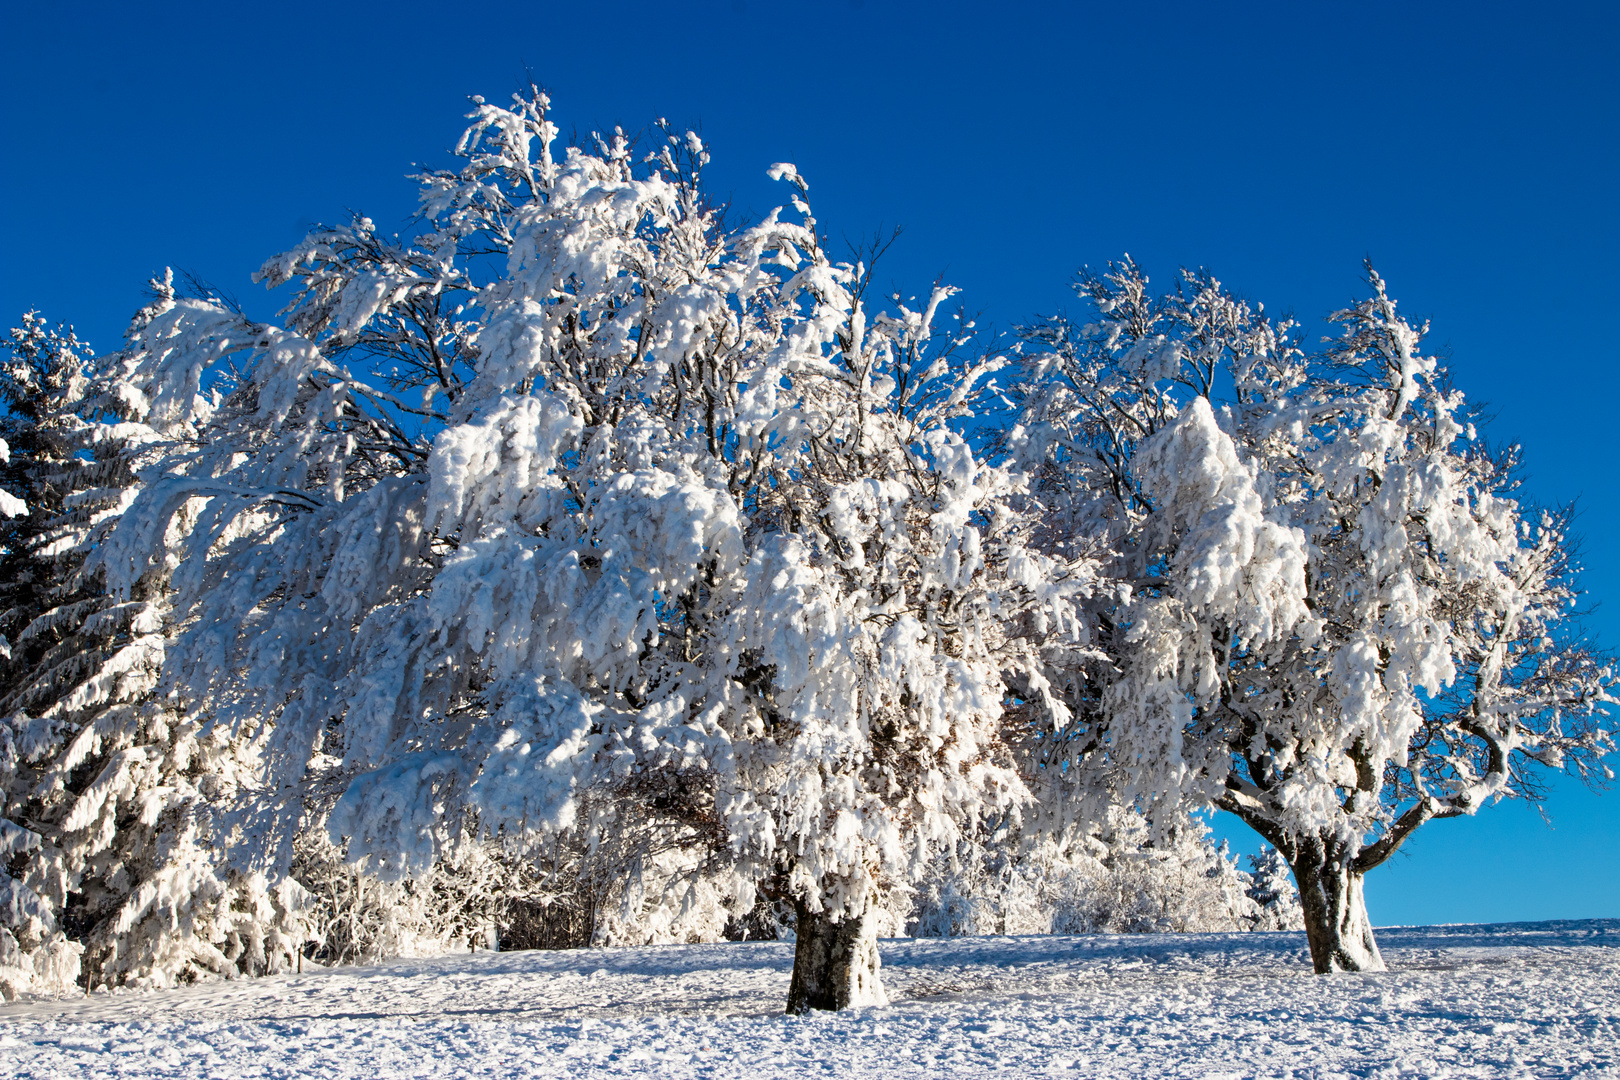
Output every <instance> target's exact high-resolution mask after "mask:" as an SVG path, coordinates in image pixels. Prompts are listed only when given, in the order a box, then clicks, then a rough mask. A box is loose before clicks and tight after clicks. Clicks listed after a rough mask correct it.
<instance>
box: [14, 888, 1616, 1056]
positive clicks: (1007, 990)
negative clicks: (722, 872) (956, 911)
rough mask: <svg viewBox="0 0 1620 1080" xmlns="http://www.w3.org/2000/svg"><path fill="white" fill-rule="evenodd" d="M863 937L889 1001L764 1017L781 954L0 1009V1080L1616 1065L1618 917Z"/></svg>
mask: <svg viewBox="0 0 1620 1080" xmlns="http://www.w3.org/2000/svg"><path fill="white" fill-rule="evenodd" d="M1379 941H1380V944H1381V946H1382V948H1383V951H1384V956H1385V959H1386V960H1387V961H1388V962H1389V964H1390V966H1391V968H1393V969H1394V970H1393V971H1391V972H1390V973H1389V974H1385V975H1335V976H1326V977H1320V978H1319V977H1316V976H1313V975H1311V974H1310V969H1309V964H1308V962H1307V958H1306V953H1305V943H1304V938H1303V935H1300V934H1202V935H1192V934H1189V935H1152V936H1147V935H1144V936H1130V937H1114V936H1091V937H1021V938H965V939H964V938H958V939H955V940H944V941H941V940H895V941H887V942H884V943H883V965H884V967H883V975H884V980H885V983H886V985H887V987H888V990H889V994H890V996H891V997H892V998H893V999H894V1004H893V1005H892V1006H890V1007H889V1008H885V1009H861V1010H853V1011H850V1012H846V1013H841V1014H836V1015H818V1016H812V1017H808V1018H797V1017H788V1016H783V1015H782V1014H781V1008H782V1003H783V1001H784V1000H785V998H786V996H787V982H788V971H789V969H790V967H791V965H792V947H791V946H788V945H779V944H776V943H767V942H759V943H741V944H720V945H684V946H682V945H676V946H663V947H653V948H640V949H596V950H577V951H569V952H523V953H500V954H496V953H479V954H475V955H471V956H459V957H447V958H443V959H436V960H402V961H396V962H393V963H389V964H384V965H381V966H378V967H369V968H341V969H337V970H332V971H320V972H315V973H307V974H304V975H292V976H281V977H272V978H266V979H257V980H242V981H237V982H233V983H222V984H212V985H204V986H196V987H190V988H186V989H181V990H171V991H159V992H153V993H123V994H110V995H96V996H92V997H89V998H85V999H78V1000H72V1001H48V1002H47V1001H41V1002H30V1003H21V1002H19V1003H17V1004H13V1005H9V1006H6V1007H4V1008H0V1076H11V1077H18V1078H19V1080H20V1078H25V1077H26V1078H34V1077H74V1078H78V1077H86V1078H89V1077H169V1076H187V1077H190V1076H208V1077H219V1078H229V1080H236V1078H246V1077H294V1076H297V1077H303V1076H322V1077H365V1078H371V1077H416V1076H422V1077H433V1078H434V1080H451V1078H456V1077H508V1076H510V1077H519V1076H521V1077H576V1076H581V1077H582V1076H604V1077H611V1076H658V1077H671V1078H683V1077H705V1078H707V1077H716V1078H719V1077H739V1078H743V1077H746V1078H748V1080H763V1078H765V1077H785V1078H800V1077H823V1076H827V1077H832V1076H837V1077H845V1076H854V1077H862V1076H871V1077H884V1078H899V1077H923V1076H930V1077H938V1076H950V1077H952V1078H955V1077H976V1076H991V1075H996V1076H1007V1077H1015V1076H1030V1075H1035V1076H1041V1075H1059V1076H1064V1075H1067V1076H1085V1077H1129V1078H1131V1080H1146V1078H1148V1077H1161V1076H1164V1077H1170V1076H1174V1077H1211V1078H1213V1077H1288V1076H1293V1077H1406V1076H1411V1077H1452V1076H1482V1077H1485V1076H1488V1077H1538V1078H1539V1077H1563V1076H1615V1077H1620V920H1592V921H1579V922H1552V923H1521V924H1512V925H1497V926H1442V927H1417V928H1395V929H1384V930H1380V931H1379Z"/></svg>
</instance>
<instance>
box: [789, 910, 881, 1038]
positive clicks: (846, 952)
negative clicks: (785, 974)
mask: <svg viewBox="0 0 1620 1080" xmlns="http://www.w3.org/2000/svg"><path fill="white" fill-rule="evenodd" d="M793 906H794V911H795V913H796V915H797V916H798V927H797V928H796V933H797V934H798V939H799V943H798V947H797V948H796V949H795V950H794V952H793V982H792V984H791V985H790V986H789V988H788V1003H787V1011H788V1012H790V1013H805V1012H809V1011H810V1010H811V1009H847V1008H849V1007H850V1006H852V1005H887V1004H888V1003H889V999H888V997H887V996H886V995H885V994H884V993H883V983H882V982H881V981H880V980H879V978H878V968H879V966H880V965H879V961H878V948H877V933H876V927H875V926H874V924H873V921H872V917H871V916H870V915H869V914H864V913H863V914H861V915H856V916H852V917H849V918H845V919H840V920H838V921H834V920H832V919H831V918H829V917H828V916H827V915H826V913H825V912H819V911H816V912H813V911H811V910H810V908H809V906H808V905H807V904H805V902H804V901H802V900H795V901H794V902H793Z"/></svg>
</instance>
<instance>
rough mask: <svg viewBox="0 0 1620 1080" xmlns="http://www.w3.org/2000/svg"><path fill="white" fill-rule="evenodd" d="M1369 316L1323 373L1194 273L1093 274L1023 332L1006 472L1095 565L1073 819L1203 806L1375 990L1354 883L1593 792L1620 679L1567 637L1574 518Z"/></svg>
mask: <svg viewBox="0 0 1620 1080" xmlns="http://www.w3.org/2000/svg"><path fill="white" fill-rule="evenodd" d="M1368 275H1369V277H1368V280H1369V282H1370V285H1371V295H1370V297H1369V298H1367V299H1366V300H1363V301H1361V302H1359V303H1357V304H1355V305H1354V306H1352V307H1351V308H1349V309H1347V310H1344V311H1341V312H1338V313H1336V314H1335V315H1334V316H1333V320H1334V321H1335V322H1337V323H1338V324H1339V325H1340V327H1342V334H1341V335H1340V336H1339V337H1338V338H1337V339H1336V340H1335V341H1334V342H1333V344H1332V345H1331V346H1330V347H1329V348H1328V349H1327V350H1326V351H1325V352H1324V353H1323V354H1322V355H1320V356H1309V355H1307V354H1306V353H1305V352H1304V351H1303V350H1302V349H1301V348H1300V346H1299V345H1298V344H1297V341H1296V328H1295V327H1294V325H1293V324H1292V323H1289V322H1282V323H1277V322H1273V321H1272V320H1270V319H1269V318H1267V317H1266V316H1265V314H1264V312H1263V311H1262V310H1261V309H1260V308H1258V307H1251V306H1250V305H1249V304H1247V303H1245V302H1244V301H1242V300H1240V299H1238V298H1236V297H1234V296H1233V295H1232V294H1231V293H1229V292H1228V291H1227V290H1226V289H1224V288H1223V287H1221V285H1220V284H1219V282H1217V281H1215V280H1214V279H1213V278H1211V277H1210V276H1209V275H1207V274H1193V273H1184V274H1183V276H1182V279H1181V281H1180V282H1179V284H1178V288H1177V290H1176V291H1174V292H1172V293H1169V294H1166V295H1162V296H1155V295H1153V294H1152V293H1151V292H1150V291H1149V289H1148V281H1147V278H1146V277H1145V276H1144V275H1143V274H1142V272H1141V271H1140V269H1139V268H1138V267H1137V266H1136V265H1135V264H1133V263H1131V262H1129V261H1128V260H1127V261H1126V262H1125V263H1124V264H1123V265H1119V266H1115V267H1114V268H1112V270H1111V271H1110V272H1109V273H1107V274H1104V275H1100V276H1099V275H1091V274H1086V275H1083V277H1082V279H1081V281H1080V285H1079V292H1080V294H1081V296H1082V297H1083V298H1084V299H1085V300H1086V301H1087V302H1088V303H1089V304H1090V305H1091V306H1092V307H1093V308H1094V309H1095V312H1096V317H1095V321H1094V322H1090V323H1087V324H1084V325H1075V324H1071V323H1068V322H1066V321H1064V320H1061V319H1053V320H1050V321H1048V322H1047V323H1045V324H1043V325H1041V326H1039V327H1037V328H1035V329H1034V330H1033V331H1032V332H1031V334H1030V337H1031V339H1032V340H1031V344H1032V345H1033V346H1034V347H1033V348H1032V349H1031V350H1030V355H1029V360H1028V371H1029V377H1030V380H1031V383H1032V385H1031V386H1030V388H1029V389H1028V394H1027V399H1026V408H1025V413H1024V416H1023V422H1022V426H1021V427H1020V428H1018V429H1017V430H1016V431H1014V432H1013V433H1012V435H1011V436H1010V438H1009V440H1008V446H1009V448H1010V449H1011V450H1012V451H1013V452H1014V454H1015V455H1016V456H1018V457H1019V458H1020V460H1022V461H1023V462H1024V463H1025V464H1026V465H1027V466H1028V467H1029V468H1031V469H1032V470H1035V471H1036V472H1037V473H1038V474H1039V476H1040V482H1039V483H1038V484H1037V485H1035V489H1034V490H1035V499H1036V506H1037V510H1038V512H1039V513H1040V514H1041V515H1042V516H1043V518H1044V520H1046V521H1048V522H1050V523H1051V531H1050V533H1049V534H1048V535H1047V537H1046V543H1047V544H1048V545H1049V546H1050V547H1052V548H1054V549H1058V548H1059V546H1060V545H1062V544H1066V543H1073V542H1076V541H1081V542H1084V541H1087V540H1090V541H1098V540H1102V541H1105V542H1106V544H1107V547H1108V548H1109V549H1110V552H1111V561H1110V562H1109V564H1108V566H1107V569H1106V571H1105V573H1104V575H1103V576H1104V577H1105V578H1106V579H1107V580H1108V581H1109V582H1110V585H1111V587H1110V588H1109V589H1104V590H1099V592H1098V594H1097V596H1098V603H1097V604H1096V606H1095V607H1094V609H1093V614H1094V619H1095V624H1096V626H1097V627H1098V628H1099V633H1100V634H1101V636H1100V638H1099V645H1100V647H1101V648H1102V649H1103V651H1105V652H1106V653H1107V654H1108V655H1109V656H1110V657H1111V659H1112V664H1109V665H1103V664H1094V665H1091V666H1090V667H1080V666H1071V667H1070V668H1068V669H1061V670H1060V669H1056V668H1054V670H1053V672H1052V674H1051V676H1050V677H1051V679H1052V681H1053V682H1054V684H1060V685H1063V686H1065V687H1066V688H1067V698H1068V700H1069V702H1070V704H1071V707H1072V709H1073V713H1074V716H1073V719H1072V721H1071V722H1069V723H1068V724H1067V726H1065V727H1064V728H1063V729H1062V730H1061V732H1060V733H1059V736H1058V737H1057V738H1054V739H1052V740H1049V742H1048V744H1047V746H1046V747H1045V752H1046V753H1047V754H1048V760H1049V761H1050V762H1051V763H1052V764H1053V765H1054V766H1056V765H1057V764H1058V763H1061V762H1067V763H1068V768H1067V769H1065V770H1058V769H1056V768H1054V769H1052V770H1049V773H1048V775H1049V776H1051V777H1053V778H1054V779H1061V782H1062V784H1063V785H1067V786H1068V787H1069V788H1070V789H1071V794H1072V796H1073V797H1074V799H1075V804H1076V805H1078V806H1080V807H1081V808H1082V809H1081V811H1080V812H1081V813H1082V814H1087V813H1089V814H1091V815H1093V816H1095V814H1096V813H1098V812H1100V810H1101V808H1102V807H1103V806H1104V805H1105V804H1106V803H1107V802H1109V801H1114V800H1122V801H1125V802H1129V803H1139V804H1143V805H1151V804H1153V803H1155V802H1164V803H1176V802H1185V803H1186V804H1188V805H1192V806H1197V805H1200V804H1206V805H1207V804H1213V805H1215V806H1218V807H1220V808H1222V809H1224V810H1228V811H1230V812H1232V813H1234V814H1236V815H1238V816H1239V817H1240V818H1242V819H1243V820H1244V821H1245V822H1247V823H1249V824H1250V825H1251V826H1253V827H1254V828H1255V829H1256V830H1257V831H1258V832H1259V833H1260V834H1261V835H1262V836H1264V837H1265V838H1266V839H1267V840H1268V841H1269V842H1270V843H1271V844H1272V845H1273V846H1274V847H1276V849H1277V850H1278V851H1280V852H1281V853H1282V854H1283V855H1284V856H1285V857H1286V858H1287V860H1288V862H1289V864H1290V866H1291V867H1292V869H1293V872H1294V876H1295V879H1296V881H1297V882H1298V885H1299V892H1300V898H1301V902H1302V905H1303V910H1304V916H1305V925H1306V929H1307V931H1308V934H1309V938H1310V945H1311V953H1312V957H1313V961H1314V964H1315V966H1316V969H1317V970H1318V971H1331V970H1377V969H1380V968H1381V967H1382V960H1381V959H1380V957H1379V954H1378V949H1377V945H1376V943H1375V941H1374V939H1373V934H1372V930H1371V927H1370V925H1369V923H1368V921H1367V915H1366V908H1365V902H1364V899H1363V893H1362V879H1363V875H1364V874H1366V872H1367V871H1369V870H1371V869H1372V868H1374V867H1376V866H1378V865H1379V864H1380V863H1381V862H1383V861H1384V860H1386V859H1387V858H1389V856H1390V855H1391V854H1392V853H1394V851H1395V850H1396V849H1397V848H1398V847H1399V846H1400V845H1401V843H1402V842H1403V841H1404V840H1405V839H1406V838H1407V837H1408V836H1409V835H1411V833H1412V831H1413V830H1414V829H1416V828H1418V827H1419V826H1421V825H1422V824H1424V823H1425V822H1427V821H1429V820H1432V819H1434V818H1444V817H1455V816H1459V815H1466V814H1473V813H1475V812H1476V811H1477V810H1478V809H1479V808H1480V807H1482V806H1483V805H1485V804H1486V803H1488V802H1491V801H1493V800H1495V799H1500V798H1504V797H1525V798H1530V799H1535V798H1536V797H1537V796H1538V794H1539V793H1540V791H1541V784H1540V782H1539V780H1538V773H1537V770H1538V769H1559V768H1565V769H1568V770H1569V771H1571V772H1574V773H1576V774H1578V775H1580V776H1582V777H1587V778H1596V779H1598V780H1601V779H1602V778H1604V777H1607V776H1609V775H1610V772H1609V769H1608V767H1607V766H1606V765H1604V764H1603V762H1602V760H1601V759H1602V758H1603V756H1604V755H1606V754H1609V753H1611V752H1612V751H1613V750H1614V745H1615V744H1614V739H1613V735H1612V732H1611V730H1610V729H1609V728H1608V727H1606V726H1605V720H1604V717H1605V715H1606V714H1605V712H1604V707H1605V705H1606V704H1607V703H1609V702H1610V701H1612V700H1613V699H1612V698H1611V697H1610V690H1611V688H1612V686H1613V680H1614V673H1613V667H1612V664H1611V662H1610V660H1609V659H1608V658H1607V657H1605V656H1603V655H1600V654H1598V653H1597V652H1595V651H1594V650H1593V649H1592V648H1591V647H1590V646H1589V645H1588V644H1586V643H1585V641H1584V640H1583V639H1582V638H1581V637H1580V636H1579V634H1578V632H1577V630H1576V628H1575V627H1574V626H1573V624H1572V623H1571V616H1572V615H1573V614H1574V612H1573V610H1572V605H1573V604H1574V603H1575V601H1576V598H1577V595H1578V594H1577V591H1576V586H1575V581H1574V567H1573V566H1572V565H1571V562H1570V541H1569V536H1568V515H1567V514H1565V513H1561V512H1545V511H1540V510H1537V509H1535V508H1534V507H1532V506H1530V505H1528V504H1525V503H1523V502H1522V501H1521V496H1519V494H1518V493H1517V491H1516V487H1515V483H1514V480H1513V465H1514V463H1515V451H1512V450H1509V451H1492V450H1490V449H1489V448H1488V447H1487V445H1486V443H1485V441H1484V439H1483V438H1482V437H1481V436H1480V434H1479V433H1478V431H1477V430H1476V428H1475V426H1474V424H1473V423H1472V422H1471V420H1470V415H1471V414H1470V412H1469V410H1468V408H1467V406H1466V403H1465V400H1464V398H1463V396H1462V395H1461V393H1460V392H1458V391H1456V390H1455V389H1453V388H1452V387H1451V385H1450V383H1449V382H1448V376H1447V373H1446V371H1445V370H1444V369H1443V368H1442V367H1441V366H1440V365H1439V363H1438V362H1437V361H1436V359H1435V358H1434V357H1432V356H1426V355H1424V354H1423V352H1422V351H1421V343H1422V337H1423V332H1424V331H1423V330H1421V329H1419V328H1416V327H1414V326H1412V325H1411V324H1410V323H1408V322H1407V321H1406V320H1405V319H1403V318H1402V317H1400V316H1399V315H1398V314H1397V313H1396V308H1395V302H1394V301H1393V300H1391V299H1390V298H1389V296H1388V294H1387V292H1386V290H1385V286H1384V283H1383V281H1382V279H1380V278H1379V277H1378V276H1377V275H1376V274H1374V273H1372V271H1371V268H1370V267H1369V270H1368Z"/></svg>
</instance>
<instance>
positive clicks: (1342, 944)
mask: <svg viewBox="0 0 1620 1080" xmlns="http://www.w3.org/2000/svg"><path fill="white" fill-rule="evenodd" d="M1293 866H1294V881H1295V883H1296V884H1298V885H1299V902H1300V906H1301V907H1302V908H1304V909H1305V937H1306V939H1307V940H1308V941H1309V942H1310V945H1311V964H1312V966H1313V967H1315V969H1316V973H1317V974H1318V975H1326V974H1328V973H1330V972H1334V971H1384V970H1386V969H1385V967H1384V958H1383V957H1382V956H1380V955H1379V953H1378V943H1377V942H1376V941H1375V940H1373V931H1372V923H1371V921H1370V920H1369V919H1368V918H1367V898H1366V893H1365V892H1364V891H1363V886H1362V881H1363V878H1364V874H1365V872H1364V871H1362V870H1357V869H1355V867H1354V866H1353V865H1352V863H1351V860H1350V859H1349V858H1348V857H1346V852H1345V850H1344V847H1343V845H1342V844H1340V843H1338V842H1337V841H1335V840H1333V839H1332V838H1329V837H1314V836H1302V837H1300V838H1299V843H1298V856H1297V857H1296V858H1295V859H1294V860H1293Z"/></svg>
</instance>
